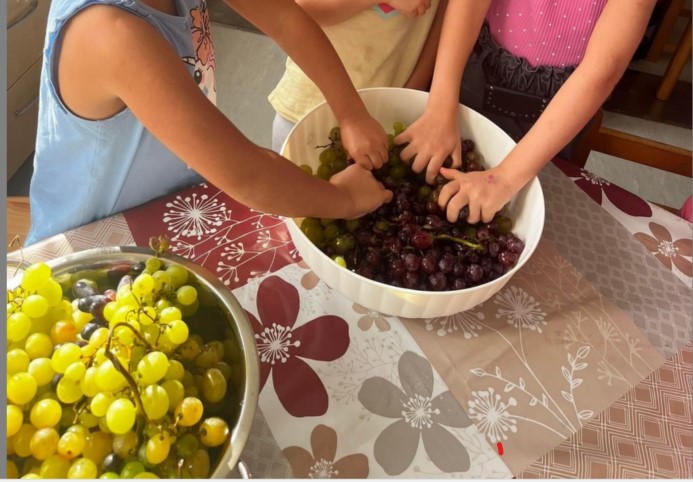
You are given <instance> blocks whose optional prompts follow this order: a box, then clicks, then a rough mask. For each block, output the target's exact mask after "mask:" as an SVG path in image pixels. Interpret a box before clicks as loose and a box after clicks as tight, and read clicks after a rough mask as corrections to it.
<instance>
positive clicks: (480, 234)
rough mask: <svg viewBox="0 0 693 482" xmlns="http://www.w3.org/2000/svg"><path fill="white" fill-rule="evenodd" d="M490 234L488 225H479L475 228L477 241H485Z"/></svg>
mask: <svg viewBox="0 0 693 482" xmlns="http://www.w3.org/2000/svg"><path fill="white" fill-rule="evenodd" d="M490 236H491V233H490V232H489V229H488V226H479V227H478V228H476V239H478V240H479V241H485V240H487V239H488V238H489V237H490Z"/></svg>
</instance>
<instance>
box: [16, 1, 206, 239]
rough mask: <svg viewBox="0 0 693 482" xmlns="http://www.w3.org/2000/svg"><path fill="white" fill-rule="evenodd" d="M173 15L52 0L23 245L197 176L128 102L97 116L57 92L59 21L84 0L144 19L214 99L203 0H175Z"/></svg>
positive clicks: (132, 6) (126, 4) (134, 4)
mask: <svg viewBox="0 0 693 482" xmlns="http://www.w3.org/2000/svg"><path fill="white" fill-rule="evenodd" d="M175 3H176V7H177V9H178V15H170V14H166V13H164V12H161V11H159V10H156V9H154V8H152V7H149V6H148V5H146V4H144V3H142V2H140V1H138V0H53V2H52V3H51V7H50V12H49V16H48V27H47V33H46V40H45V46H44V52H43V65H42V71H41V81H40V96H39V117H38V133H37V138H36V151H35V155H34V174H33V177H32V179H31V188H30V203H31V228H30V230H29V233H28V235H27V239H26V242H25V245H30V244H33V243H35V242H37V241H39V240H41V239H44V238H47V237H49V236H52V235H54V234H58V233H61V232H63V231H66V230H69V229H72V228H75V227H77V226H81V225H83V224H86V223H89V222H92V221H95V220H97V219H101V218H104V217H106V216H109V215H111V214H113V213H117V212H120V211H123V210H125V209H128V208H131V207H134V206H137V205H139V204H142V203H144V202H147V201H149V200H151V199H154V198H156V197H159V196H163V195H165V194H169V193H171V192H172V191H175V190H177V189H180V188H183V187H186V186H190V185H192V184H195V183H197V182H200V181H202V178H201V177H200V176H199V174H197V173H196V172H195V171H193V170H192V169H190V168H188V167H187V166H186V165H185V164H184V163H183V162H182V161H181V160H180V159H179V158H178V157H177V156H175V155H174V154H173V153H172V152H171V151H169V150H168V149H167V148H166V147H165V146H164V145H163V144H161V143H160V142H159V141H158V140H157V139H155V138H154V136H153V135H152V134H151V133H150V132H149V131H148V130H147V129H145V127H144V126H143V125H142V123H141V122H140V121H139V120H138V119H137V118H136V117H135V116H134V115H133V113H132V112H131V111H130V110H129V109H125V110H123V111H122V112H119V113H118V114H116V115H114V116H113V117H110V118H108V119H105V120H98V121H92V120H85V119H83V118H80V117H78V116H76V115H74V114H72V113H71V112H70V110H69V109H67V108H66V106H65V105H64V104H63V103H62V100H61V98H60V96H59V94H58V92H59V90H58V77H57V53H58V52H59V50H60V42H61V40H62V36H61V32H62V29H63V27H64V26H65V24H66V22H67V21H68V20H69V19H70V18H71V17H73V16H74V15H75V14H77V13H79V12H80V11H81V10H82V9H84V8H86V7H89V6H92V5H112V6H116V7H119V8H122V9H124V10H127V11H128V12H130V13H132V14H133V15H137V16H138V17H140V18H142V19H144V20H146V21H147V22H149V23H150V24H151V25H152V26H153V27H154V28H155V29H157V30H158V31H159V32H160V33H161V35H162V36H163V37H164V38H165V39H166V40H167V41H168V42H169V43H170V44H171V46H172V47H173V48H174V49H175V50H176V51H177V52H178V54H179V55H180V57H181V62H184V63H185V65H186V66H187V68H188V70H189V72H190V75H191V76H192V77H193V79H194V80H195V81H196V82H197V83H198V84H199V86H200V88H201V89H202V90H203V92H204V93H205V94H206V95H207V97H208V98H209V99H210V100H211V101H212V102H216V86H215V80H214V70H215V61H214V49H213V46H212V39H211V35H210V29H209V27H210V26H209V17H208V13H207V6H206V1H205V0H175Z"/></svg>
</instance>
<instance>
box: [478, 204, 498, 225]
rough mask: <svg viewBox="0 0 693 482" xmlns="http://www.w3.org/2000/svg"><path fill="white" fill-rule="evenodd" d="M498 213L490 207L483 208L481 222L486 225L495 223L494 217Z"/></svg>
mask: <svg viewBox="0 0 693 482" xmlns="http://www.w3.org/2000/svg"><path fill="white" fill-rule="evenodd" d="M495 214H496V211H494V210H493V209H491V208H490V206H488V205H484V206H481V220H482V221H483V222H485V223H490V222H491V221H493V216H494V215H495Z"/></svg>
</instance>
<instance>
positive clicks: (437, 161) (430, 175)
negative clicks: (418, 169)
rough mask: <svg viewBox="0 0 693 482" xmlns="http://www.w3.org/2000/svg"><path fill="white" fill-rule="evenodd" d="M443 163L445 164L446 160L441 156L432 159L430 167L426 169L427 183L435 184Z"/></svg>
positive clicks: (429, 163) (429, 162)
mask: <svg viewBox="0 0 693 482" xmlns="http://www.w3.org/2000/svg"><path fill="white" fill-rule="evenodd" d="M443 162H445V158H441V157H440V156H435V157H432V158H431V160H430V161H428V166H427V167H426V182H428V183H429V184H433V182H434V181H435V179H436V176H437V175H438V172H439V171H440V166H442V165H443Z"/></svg>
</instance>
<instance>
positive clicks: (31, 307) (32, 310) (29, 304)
mask: <svg viewBox="0 0 693 482" xmlns="http://www.w3.org/2000/svg"><path fill="white" fill-rule="evenodd" d="M22 312H23V313H24V314H26V315H27V316H29V317H30V318H41V317H42V316H43V315H45V314H46V313H48V301H47V300H46V298H44V297H43V296H41V295H29V296H27V297H26V298H24V302H23V303H22Z"/></svg>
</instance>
